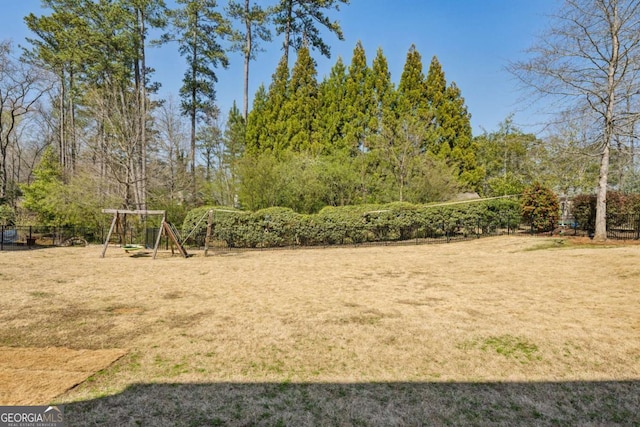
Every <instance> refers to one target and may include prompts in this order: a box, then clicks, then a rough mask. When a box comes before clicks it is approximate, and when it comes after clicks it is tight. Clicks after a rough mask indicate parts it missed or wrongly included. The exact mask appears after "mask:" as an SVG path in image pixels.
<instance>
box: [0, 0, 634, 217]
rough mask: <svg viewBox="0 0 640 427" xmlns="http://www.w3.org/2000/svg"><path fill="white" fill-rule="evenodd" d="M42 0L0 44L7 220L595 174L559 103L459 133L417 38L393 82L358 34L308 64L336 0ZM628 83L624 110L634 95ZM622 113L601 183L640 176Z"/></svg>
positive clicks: (512, 185)
mask: <svg viewBox="0 0 640 427" xmlns="http://www.w3.org/2000/svg"><path fill="white" fill-rule="evenodd" d="M583 1H584V2H586V3H588V2H590V1H596V0H583ZM598 1H601V0H598ZM602 1H604V0H602ZM607 1H608V2H617V1H621V0H607ZM42 3H43V5H44V6H45V7H46V12H47V13H46V14H43V15H41V16H36V15H35V14H30V15H28V16H27V17H25V22H26V23H27V25H28V27H29V29H30V30H31V32H32V37H29V38H28V39H27V40H26V42H27V43H26V45H25V46H21V48H20V49H18V48H16V47H15V46H12V45H11V44H9V43H8V42H3V43H2V44H1V46H0V77H1V79H0V101H1V102H2V115H1V116H0V118H1V120H0V136H1V139H0V149H1V150H0V162H1V163H0V206H1V207H0V220H2V221H5V222H6V221H17V222H25V221H35V220H36V219H34V218H31V219H30V217H29V213H31V214H35V215H37V216H38V219H37V220H38V221H41V222H42V221H44V222H47V223H52V224H75V225H93V224H98V223H100V222H101V221H102V220H103V219H102V218H101V215H100V214H99V212H100V208H102V207H107V206H110V207H123V208H135V209H147V208H154V209H167V210H169V211H170V215H173V216H177V218H176V220H180V219H181V218H182V217H184V215H185V214H186V212H187V211H188V210H190V209H191V208H193V207H197V206H202V205H221V206H233V207H236V208H241V209H245V210H258V209H263V208H267V207H272V206H280V207H286V208H291V209H293V210H295V211H296V212H300V213H314V212H319V211H320V210H321V209H322V208H324V207H325V206H344V205H355V204H371V203H375V204H379V203H389V202H394V201H400V202H410V203H428V202H433V201H442V200H448V199H451V198H453V197H455V196H456V194H458V193H461V192H476V193H478V194H480V195H483V196H494V195H505V194H519V193H521V192H522V191H523V189H524V188H525V187H526V186H527V185H530V184H531V183H533V182H541V183H543V184H544V185H546V186H549V187H551V188H553V189H554V190H555V191H556V192H558V193H562V194H568V195H571V194H578V193H581V192H586V193H591V192H593V191H594V188H595V185H596V183H597V181H598V175H599V172H600V169H599V164H598V160H599V158H598V157H597V156H593V153H594V149H595V148H597V147H595V146H596V144H594V141H593V135H592V134H591V133H589V132H588V131H587V130H588V129H589V127H588V126H586V125H585V120H588V119H586V118H585V117H586V116H584V115H579V114H570V113H569V112H564V111H563V112H562V113H559V114H558V115H557V116H556V118H557V120H556V121H557V122H558V123H559V124H558V125H557V126H556V125H553V124H551V125H549V127H548V128H547V133H546V135H545V137H544V138H541V137H539V136H537V135H534V134H527V133H524V132H523V131H522V130H521V129H519V128H518V127H517V126H516V125H515V124H514V120H513V117H511V116H510V117H507V118H505V120H504V121H503V123H501V124H500V126H499V129H498V130H495V131H491V132H489V131H485V132H483V133H482V134H480V135H475V136H474V135H473V134H472V128H471V123H470V119H471V113H470V112H469V111H468V109H467V106H466V104H465V100H464V97H463V96H462V90H461V88H459V87H458V86H457V85H456V83H455V82H453V81H447V79H446V75H445V71H444V67H443V65H442V64H441V63H440V61H439V60H438V58H437V57H435V56H433V57H432V58H431V60H430V61H429V63H428V66H426V62H425V61H423V58H422V55H421V54H420V52H418V49H417V48H416V47H415V46H411V47H409V50H408V52H407V56H406V61H405V64H404V67H403V71H402V74H401V75H400V76H395V77H396V78H398V80H397V84H396V83H395V81H394V80H393V79H392V76H391V74H390V72H389V66H388V62H387V59H386V57H385V55H384V52H383V51H382V50H381V49H378V51H377V52H376V54H375V56H374V57H373V59H372V60H371V62H369V61H368V59H367V55H366V52H365V50H364V47H363V45H362V43H360V42H358V43H357V44H356V46H355V47H354V50H353V56H352V58H351V59H350V62H349V63H346V62H345V60H344V59H343V58H337V59H336V61H335V63H334V65H333V67H332V68H331V71H330V73H329V75H327V76H323V77H319V76H318V73H317V70H316V62H315V59H314V57H313V55H314V54H319V55H323V56H326V57H330V46H329V44H328V41H327V40H326V37H325V38H323V37H322V36H321V35H322V34H329V35H333V36H335V37H336V38H337V39H338V40H342V39H343V38H344V37H343V34H342V29H341V27H340V25H339V24H338V21H337V20H334V19H333V18H332V17H333V16H335V14H337V13H338V12H339V10H340V6H345V5H347V4H348V1H347V0H273V1H272V2H269V3H265V2H256V1H251V0H230V1H228V2H226V3H225V4H219V3H218V2H216V1H215V0H176V1H175V7H174V8H168V7H167V6H166V4H165V2H164V1H163V0H44V1H43V2H42ZM151 31H153V33H154V34H161V36H160V37H156V38H155V39H152V38H151V36H150V35H149V34H150V32H151ZM274 35H275V37H279V38H280V39H281V40H282V48H283V50H282V52H283V55H282V59H281V60H280V62H279V64H278V66H277V68H276V70H274V73H273V76H272V79H271V81H270V82H265V83H263V84H262V85H261V86H260V87H259V88H258V90H257V92H256V93H255V94H254V96H253V99H252V100H251V99H250V97H249V93H248V86H249V85H248V83H249V78H250V65H251V63H252V62H253V61H256V60H259V53H260V52H261V49H262V46H264V43H271V42H273V40H274ZM170 43H171V44H175V45H176V46H177V47H178V49H179V51H180V54H181V55H182V57H183V58H184V60H185V63H184V76H183V80H182V86H181V88H180V91H179V94H178V97H177V98H173V97H169V98H167V99H160V98H159V97H158V95H157V90H158V84H157V83H155V82H154V80H153V74H154V69H153V66H154V64H149V61H148V60H147V49H148V48H149V46H152V45H161V44H170ZM233 53H239V57H240V59H241V60H242V61H243V63H244V72H243V76H242V78H243V80H244V91H243V93H242V94H238V98H239V99H240V98H242V103H241V105H238V104H236V103H234V104H233V106H232V108H231V109H230V111H228V112H224V113H223V112H221V111H220V110H219V108H218V107H217V106H216V90H215V89H216V85H217V83H218V77H217V74H216V71H217V70H218V69H220V68H224V67H226V66H228V64H229V62H230V61H231V60H233V56H232V54H233ZM291 53H293V54H295V58H294V57H293V55H292V54H291ZM633 64H634V66H636V67H637V63H636V62H634V63H633ZM515 68H516V69H517V70H523V69H524V68H525V67H524V66H523V65H522V64H520V67H515ZM525 74H526V73H525ZM531 81H532V80H531ZM631 87H632V86H628V87H627V89H628V90H629V91H631ZM633 87H635V86H633ZM629 93H632V92H629ZM496 96H500V95H499V94H496ZM626 99H628V100H629V102H630V104H629V106H628V108H627V111H628V112H631V111H632V110H633V108H635V107H636V104H635V103H633V102H631V101H632V98H631V97H627V98H626ZM250 106H251V108H250ZM634 117H635V116H634ZM560 123H561V124H560ZM627 123H629V120H627ZM636 123H637V122H636V121H634V122H633V123H632V125H628V126H627V127H625V129H624V130H625V132H626V133H625V134H624V135H622V134H621V133H617V134H616V135H619V136H617V137H616V138H615V141H616V143H617V145H616V144H611V143H610V144H608V146H609V147H610V149H611V150H610V154H609V156H610V159H611V162H612V169H613V170H614V171H615V173H614V174H611V176H610V178H609V182H608V183H607V185H608V186H610V187H614V188H616V189H619V190H637V189H638V188H640V184H639V180H638V174H637V165H636V161H635V154H634V141H635V135H636V134H635V127H636Z"/></svg>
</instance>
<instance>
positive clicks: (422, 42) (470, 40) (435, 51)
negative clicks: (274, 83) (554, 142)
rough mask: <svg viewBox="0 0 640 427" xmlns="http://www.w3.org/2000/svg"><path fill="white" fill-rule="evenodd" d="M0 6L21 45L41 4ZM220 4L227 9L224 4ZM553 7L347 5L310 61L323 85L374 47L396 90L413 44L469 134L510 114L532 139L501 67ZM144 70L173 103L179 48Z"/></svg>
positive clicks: (462, 1)
mask: <svg viewBox="0 0 640 427" xmlns="http://www.w3.org/2000/svg"><path fill="white" fill-rule="evenodd" d="M258 1H259V0H258ZM2 3H3V5H2V6H3V10H2V14H1V15H0V39H1V40H6V39H11V40H13V42H14V44H15V45H25V41H24V38H25V37H27V36H29V35H30V33H29V31H28V29H27V28H26V26H25V25H24V22H23V17H24V16H25V15H27V14H28V13H30V12H33V13H35V14H41V13H43V9H41V6H40V4H41V2H40V0H22V1H11V0H3V2H2ZM167 3H168V4H170V3H172V1H171V0H168V1H167ZM218 3H219V4H226V0H219V2H218ZM265 3H272V1H268V2H265ZM559 6H560V0H351V4H349V5H346V6H344V5H343V6H341V10H340V12H339V13H331V16H332V17H334V18H337V19H338V20H339V21H340V24H341V25H342V29H343V32H344V36H345V40H344V41H339V40H338V39H337V38H335V37H334V36H333V35H327V36H326V37H325V40H326V41H327V42H328V44H329V45H330V46H331V53H332V56H331V59H327V58H324V57H321V56H320V55H319V54H318V53H317V52H314V53H313V55H314V57H315V59H316V61H317V64H318V75H319V78H322V77H323V76H325V75H328V74H329V71H330V69H331V67H332V66H333V65H334V64H335V61H336V59H337V58H338V56H341V57H342V59H343V61H344V62H345V63H346V64H347V65H348V64H349V63H350V62H351V57H352V54H353V48H354V47H355V45H356V42H357V41H358V40H361V41H362V43H363V46H364V48H365V51H366V53H367V59H368V61H369V63H371V60H373V58H374V56H375V54H376V50H377V49H378V47H381V48H382V49H383V51H384V53H385V56H386V57H387V60H388V62H389V67H390V71H391V77H392V79H393V81H394V82H396V83H397V82H398V80H399V79H400V75H401V74H402V67H403V66H404V63H405V59H406V54H407V51H408V49H409V47H410V46H411V44H415V45H416V48H417V49H418V51H419V52H420V54H421V55H422V58H423V64H424V71H425V73H426V71H427V69H428V66H429V62H430V61H431V58H432V57H433V56H434V55H435V56H437V57H438V59H439V61H440V63H441V64H442V67H443V70H444V72H445V75H446V78H447V81H448V82H451V81H455V82H456V84H457V85H458V87H459V88H460V89H461V91H462V95H463V96H464V98H465V100H466V104H467V107H468V109H469V112H470V113H471V115H472V118H471V122H472V125H473V129H474V134H476V135H477V134H479V133H481V132H482V130H483V129H486V130H487V131H493V130H496V129H497V127H498V124H499V123H500V122H501V121H502V120H504V119H505V117H507V116H508V115H509V114H511V113H515V122H516V124H518V125H520V126H521V127H523V128H524V130H525V131H529V132H533V131H535V130H536V126H535V124H536V123H538V122H539V121H540V117H541V116H540V115H539V114H537V113H536V110H531V109H530V110H526V109H523V108H524V106H523V104H521V103H519V102H518V100H519V99H520V97H521V95H522V93H521V92H519V91H518V87H517V83H516V82H515V80H514V79H513V77H512V76H510V75H509V73H507V72H506V71H505V70H504V67H505V65H506V64H507V63H508V61H510V60H514V59H517V58H521V57H523V51H524V50H525V49H526V48H527V47H529V46H530V45H531V44H532V43H533V42H534V40H535V37H536V35H538V34H539V33H540V32H541V31H542V30H543V29H544V28H545V26H546V25H547V22H548V18H547V15H549V14H551V13H553V12H554V11H555V10H556V9H557V8H558V7H559ZM45 13H46V12H45ZM281 46H282V38H281V37H274V40H273V41H272V42H271V43H269V44H267V45H265V46H264V47H265V48H266V50H265V51H264V52H261V53H259V55H258V57H257V60H256V61H254V62H252V63H251V77H250V78H251V82H250V88H249V94H250V97H252V96H253V94H254V93H255V91H256V89H257V88H258V86H259V85H260V83H262V82H264V83H265V85H268V84H269V82H270V80H271V75H272V73H273V71H274V70H275V67H276V64H277V62H278V60H279V59H280V57H281V55H282V51H281ZM230 61H231V65H230V67H229V69H227V70H219V71H218V79H219V82H218V86H217V92H218V100H217V102H218V105H219V107H220V108H221V110H222V112H223V113H225V114H226V112H227V111H228V110H229V108H230V107H231V105H232V102H233V101H234V100H235V101H236V102H237V103H238V106H239V107H240V106H241V103H242V90H243V82H242V70H243V63H242V58H241V56H240V55H239V54H236V53H230ZM148 65H149V66H151V67H153V68H155V69H156V74H155V76H154V77H155V78H154V80H156V81H159V82H160V83H161V84H162V89H161V92H160V96H161V97H168V96H169V95H171V94H173V96H175V97H177V96H178V95H177V94H178V88H179V87H180V84H181V79H182V75H183V73H184V69H185V62H184V60H183V59H182V58H180V56H179V55H178V53H177V46H175V45H166V46H163V47H160V48H150V49H149V58H148Z"/></svg>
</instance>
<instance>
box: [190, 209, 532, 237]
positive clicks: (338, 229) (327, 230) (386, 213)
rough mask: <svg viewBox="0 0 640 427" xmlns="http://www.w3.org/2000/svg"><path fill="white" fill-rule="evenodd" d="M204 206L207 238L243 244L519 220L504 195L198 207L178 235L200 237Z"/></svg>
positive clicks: (424, 232)
mask: <svg viewBox="0 0 640 427" xmlns="http://www.w3.org/2000/svg"><path fill="white" fill-rule="evenodd" d="M209 210H213V214H212V217H213V221H212V239H213V240H216V241H222V242H225V243H226V245H227V246H229V247H246V248H256V247H278V246H292V245H302V246H314V245H332V244H345V243H352V244H358V243H365V242H378V241H395V240H408V239H415V238H432V237H433V238H439V237H443V236H451V237H453V236H456V235H473V234H480V233H489V232H493V231H494V230H495V229H496V228H498V227H504V228H506V227H507V226H509V227H511V228H514V227H517V225H518V224H519V222H520V204H519V202H517V201H515V200H508V199H499V200H490V201H482V202H473V203H464V204H454V205H445V206H443V205H439V206H438V205H436V206H429V205H413V204H410V203H398V202H396V203H390V204H385V205H357V206H343V207H326V208H324V209H322V210H321V211H320V212H319V213H317V214H313V215H305V214H299V213H296V212H294V211H293V210H291V209H289V208H268V209H263V210H260V211H256V212H245V211H239V210H234V209H229V208H223V207H215V206H203V207H200V208H197V209H194V210H192V211H190V212H189V213H188V214H187V216H186V218H185V220H184V223H183V227H182V232H183V235H185V236H186V235H188V234H191V235H193V236H199V238H200V239H202V238H203V236H204V234H205V232H206V227H207V220H208V215H207V213H208V212H209ZM194 228H195V230H194Z"/></svg>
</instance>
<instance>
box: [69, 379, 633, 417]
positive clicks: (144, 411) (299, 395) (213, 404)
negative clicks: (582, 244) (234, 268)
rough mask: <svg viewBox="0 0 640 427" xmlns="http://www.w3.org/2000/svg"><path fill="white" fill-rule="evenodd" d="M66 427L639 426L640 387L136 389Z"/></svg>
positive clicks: (83, 410) (96, 404)
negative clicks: (93, 426) (96, 426)
mask: <svg viewBox="0 0 640 427" xmlns="http://www.w3.org/2000/svg"><path fill="white" fill-rule="evenodd" d="M65 413H66V419H67V425H69V426H76V425H78V426H84V425H109V426H138V425H141V426H252V425H261V426H432V425H433V426H441V425H443V426H446V425H451V426H460V425H481V426H484V425H499V426H500V425H503V426H514V425H522V426H525V425H526V426H532V425H533V426H547V425H549V426H551V425H553V426H557V425H567V426H586V425H592V426H596V425H597V426H610V425H625V426H626V425H628V426H638V425H640V381H604V382H557V383H553V382H540V383H437V382H435V383H402V382H398V383H355V384H354V383H344V384H340V383H301V384H299V383H206V384H185V383H181V384H136V385H132V386H130V387H128V388H127V389H126V390H124V391H123V392H122V393H119V394H116V395H113V396H106V397H102V398H97V399H93V400H88V401H82V402H75V403H70V404H66V405H65Z"/></svg>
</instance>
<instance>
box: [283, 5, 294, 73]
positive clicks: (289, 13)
mask: <svg viewBox="0 0 640 427" xmlns="http://www.w3.org/2000/svg"><path fill="white" fill-rule="evenodd" d="M292 20H293V0H288V1H287V26H286V30H285V32H284V46H283V48H284V61H285V63H286V64H287V66H289V43H290V37H291V21H292Z"/></svg>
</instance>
